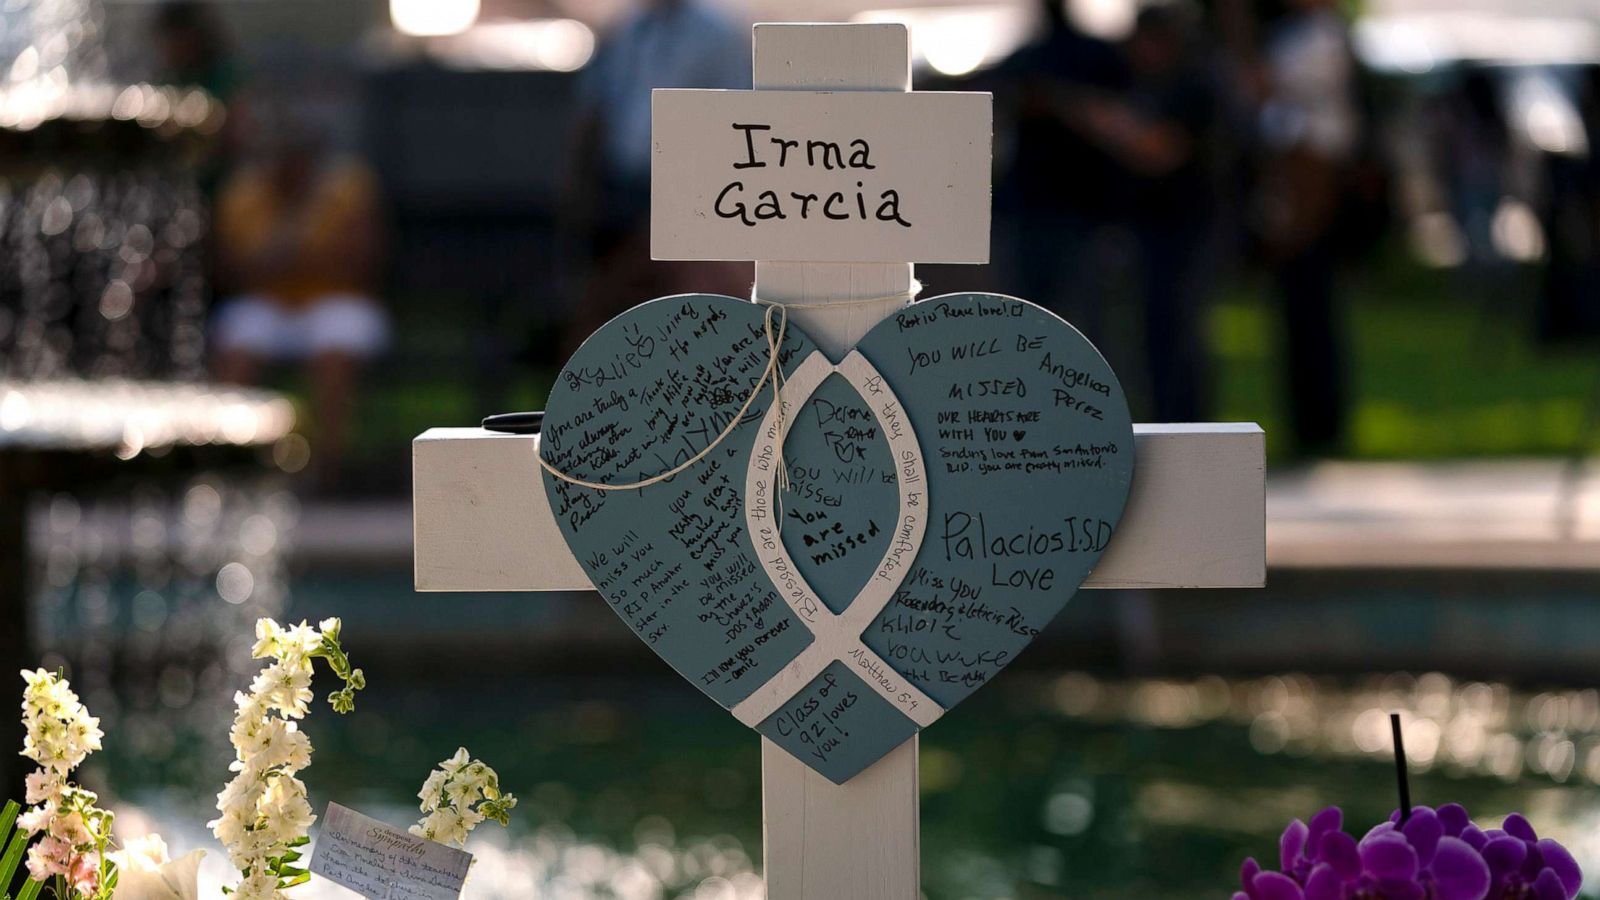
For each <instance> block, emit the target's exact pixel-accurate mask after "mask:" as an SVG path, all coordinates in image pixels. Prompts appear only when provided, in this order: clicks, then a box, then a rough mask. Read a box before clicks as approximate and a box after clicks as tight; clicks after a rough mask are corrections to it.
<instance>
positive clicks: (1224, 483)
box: [412, 423, 1266, 591]
mask: <svg viewBox="0 0 1600 900" xmlns="http://www.w3.org/2000/svg"><path fill="white" fill-rule="evenodd" d="M1134 443H1135V470H1134V479H1133V490H1132V492H1131V493H1130V494H1129V495H1128V506H1127V510H1126V512H1124V513H1123V516H1122V522H1121V524H1120V525H1118V527H1117V530H1116V533H1115V534H1114V535H1113V536H1112V539H1111V545H1110V546H1109V547H1107V548H1106V551H1105V555H1104V556H1102V557H1101V559H1100V564H1099V565H1098V566H1097V567H1096V568H1095V570H1094V572H1093V573H1091V574H1090V576H1089V578H1088V580H1087V581H1085V582H1084V585H1083V586H1084V587H1086V588H1221V587H1260V586H1261V585H1262V584H1264V583H1265V581H1266V499H1265V498H1266V480H1265V479H1266V475H1265V473H1266V436H1265V434H1264V433H1263V432H1262V430H1261V428H1260V427H1259V426H1257V425H1255V424H1250V423H1201V424H1193V425H1135V426H1134ZM537 450H538V438H537V437H536V436H529V435H510V434H496V433H493V432H488V431H484V430H483V429H481V428H433V429H429V430H428V431H426V432H424V433H423V434H422V435H421V436H420V437H418V438H417V439H416V440H415V441H414V442H413V443H412V480H413V504H414V524H415V529H416V585H417V590H419V591H584V590H592V589H593V585H592V584H591V583H590V581H589V578H588V576H587V575H586V574H585V573H584V571H583V568H582V567H581V566H580V565H578V560H577V559H576V558H575V557H574V556H573V555H572V552H571V551H570V550H568V549H567V545H566V541H565V540H564V539H563V538H562V536H561V531H560V529H559V528H557V526H556V521H555V516H554V515H553V514H552V513H551V511H550V506H549V504H548V503H546V502H545V492H544V480H543V479H542V478H541V477H540V476H539V466H538V462H537V460H536V459H535V456H534V454H535V453H537Z"/></svg>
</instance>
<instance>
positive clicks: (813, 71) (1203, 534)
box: [412, 24, 1266, 900]
mask: <svg viewBox="0 0 1600 900" xmlns="http://www.w3.org/2000/svg"><path fill="white" fill-rule="evenodd" d="M754 82H755V87H756V89H757V90H756V92H754V93H752V94H742V95H740V96H739V97H738V98H733V102H735V103H742V104H757V105H759V103H760V102H761V97H762V96H763V93H762V92H767V91H807V92H816V91H830V92H860V91H880V92H908V91H910V87H911V73H910V52H909V40H908V36H907V33H906V30H905V28H904V27H903V26H900V25H893V24H885V25H878V24H873V25H816V24H782V25H757V26H756V27H755V78H754ZM699 93H700V92H685V93H684V94H683V95H682V96H680V97H677V98H674V99H673V100H672V101H671V102H672V103H674V104H678V105H674V106H672V107H671V109H672V111H673V117H672V119H671V121H663V120H662V117H661V115H660V113H661V109H662V107H661V102H662V99H661V95H659V94H658V96H657V113H658V120H657V122H656V129H657V176H658V183H657V185H656V186H655V189H654V204H655V212H654V215H655V218H654V219H653V222H652V226H653V227H652V241H653V253H654V255H656V256H657V257H659V258H701V259H706V258H720V259H726V258H728V256H727V255H724V253H722V252H720V251H713V250H708V249H707V248H708V247H709V246H710V244H708V243H707V241H708V240H715V233H713V232H707V233H702V234H696V233H692V232H694V231H695V228H694V226H693V225H692V224H690V225H688V226H685V225H684V224H683V223H684V221H685V218H684V217H683V216H681V215H674V213H680V212H682V210H681V209H679V208H678V207H676V206H669V204H676V203H677V202H680V200H681V202H684V203H688V202H691V200H692V199H694V198H692V197H691V196H690V195H691V194H693V193H694V191H695V190H696V188H694V185H695V184H696V183H697V181H696V179H695V178H693V177H690V176H692V175H693V174H694V169H695V165H696V164H697V163H696V161H694V160H682V159H673V160H668V162H669V163H672V164H673V165H674V166H676V167H677V168H674V170H673V176H674V177H673V178H672V179H670V181H669V182H668V183H663V182H662V181H661V179H660V177H659V176H660V174H661V168H660V167H661V165H662V153H663V150H662V147H663V140H664V138H665V139H667V143H669V144H670V143H671V142H672V141H674V140H679V139H681V138H682V129H684V128H695V127H700V123H698V120H697V118H696V116H697V115H698V114H697V113H696V109H697V107H696V103H697V102H698V101H697V100H696V98H695V96H694V95H695V94H699ZM905 96H906V101H907V102H905V103H903V104H901V103H899V102H898V101H890V102H888V103H887V104H884V105H883V106H881V107H874V109H881V110H885V112H884V114H885V115H889V116H902V117H908V121H911V118H912V117H914V116H916V115H917V114H919V111H920V110H925V109H927V108H928V107H926V106H922V107H915V108H914V107H913V102H914V101H915V100H916V98H927V97H936V96H939V95H926V94H906V95H905ZM944 96H946V97H949V96H959V95H944ZM967 96H974V95H967ZM829 99H830V98H829V97H827V96H821V97H819V98H818V99H817V100H815V101H805V102H815V103H818V104H821V106H822V107H823V110H824V112H827V111H828V110H829V109H830V108H829V107H828V103H827V101H828V100H829ZM787 100H788V101H790V102H793V101H794V100H795V98H787ZM854 102H858V101H857V100H846V101H844V102H841V103H839V104H837V105H835V106H833V107H831V109H832V110H834V111H840V110H842V112H839V114H840V115H842V116H848V115H852V114H856V113H852V112H850V111H849V110H846V109H845V107H846V106H848V105H849V103H854ZM872 102H873V103H880V102H881V101H877V100H874V101H872ZM685 104H686V105H685ZM726 108H727V107H719V109H726ZM945 108H953V107H945ZM982 122H983V125H985V126H987V124H988V118H987V105H986V102H985V105H984V115H983V117H982ZM673 128H677V129H679V132H678V134H677V137H676V138H674V137H673V136H672V135H671V134H667V135H664V134H663V129H673ZM924 130H926V126H925V125H924ZM744 134H752V132H748V131H747V132H744ZM778 137H780V138H788V137H790V136H785V135H779V136H778ZM947 137H948V140H949V141H950V142H953V144H954V145H960V144H962V142H966V143H969V144H971V143H976V142H981V144H982V151H983V157H982V158H983V161H984V163H985V165H987V161H988V141H989V139H990V135H989V133H988V130H987V128H984V130H983V133H982V134H974V133H951V134H949V135H948V136H947ZM717 140H719V141H722V140H726V136H723V135H719V136H718V137H717ZM798 140H800V141H801V142H802V143H801V144H800V145H799V146H802V147H803V146H804V145H803V141H804V140H805V138H804V136H798ZM780 149H781V147H780ZM932 155H934V156H938V157H939V158H941V159H946V160H948V159H955V158H959V157H960V149H959V146H956V147H955V149H952V148H950V147H946V148H944V149H943V150H941V151H940V152H938V153H934V154H932ZM956 168H957V169H959V166H956ZM752 174H760V173H752ZM924 174H926V172H924ZM933 174H934V176H935V177H937V175H938V174H939V173H937V172H935V173H933ZM951 174H953V177H954V178H955V179H956V180H955V181H952V182H951V183H948V184H944V185H935V186H934V187H935V188H943V191H942V193H943V194H944V195H945V197H944V200H943V201H939V202H948V203H949V204H953V205H954V207H955V208H957V209H959V210H960V211H961V212H962V214H963V217H961V218H960V219H959V221H955V220H952V221H951V222H950V224H949V227H948V228H943V229H939V230H938V232H939V233H938V234H937V235H935V236H934V237H933V238H930V240H931V241H933V242H935V243H937V242H941V241H942V242H943V243H938V245H937V246H930V244H929V243H926V242H925V243H922V244H916V243H915V242H912V244H908V246H907V248H906V254H905V256H904V258H905V259H919V260H922V261H981V260H982V259H985V258H987V239H988V200H989V198H988V191H987V187H988V173H987V172H986V171H985V172H983V173H982V180H981V182H980V183H977V184H976V189H975V187H974V184H968V183H965V182H961V183H957V182H959V176H960V174H961V173H960V172H959V171H956V172H954V173H951ZM702 181H703V180H702ZM664 197H665V198H668V201H667V203H666V204H664V203H663V198H664ZM785 199H787V198H785ZM819 199H825V198H819ZM876 199H877V194H876V192H873V193H872V195H871V201H869V202H873V206H872V207H869V211H873V210H875V208H876V203H875V201H876ZM702 200H703V198H702ZM696 202H700V201H696ZM845 203H846V204H847V205H850V206H853V205H854V204H855V200H854V198H853V197H851V198H848V199H847V200H846V201H845ZM836 211H838V212H839V213H841V214H843V213H845V212H846V211H847V210H845V209H844V208H843V207H840V208H838V209H837V210H836ZM849 211H851V212H853V211H854V210H849ZM814 212H815V210H814V209H813V213H814ZM793 213H794V210H791V214H793ZM709 224H710V225H712V226H716V225H718V224H725V223H716V222H712V223H709ZM759 230H760V229H755V228H752V229H751V231H752V232H755V231H759ZM762 234H767V232H762ZM762 240H763V238H762V237H760V236H754V235H750V236H745V237H742V238H740V239H739V243H738V244H737V246H739V247H749V246H758V245H760V242H761V241H762ZM975 240H981V242H982V250H981V255H979V256H976V257H972V256H969V255H968V254H969V253H971V248H972V247H973V246H974V241H975ZM751 242H754V243H751ZM766 246H771V247H772V250H771V251H770V252H771V255H775V256H779V257H780V258H781V259H782V260H785V261H771V259H770V256H769V257H768V259H766V260H758V261H757V262H756V292H757V294H758V296H760V297H762V298H763V299H765V300H770V301H778V302H782V303H785V304H789V305H790V316H791V320H792V321H793V322H794V323H795V324H796V325H798V326H799V327H801V328H803V329H804V330H805V332H806V334H808V335H809V336H811V338H812V339H813V340H814V341H815V342H816V343H817V345H818V346H819V347H821V348H822V349H823V350H824V351H826V352H828V353H829V354H832V355H839V354H842V353H843V352H844V351H846V350H848V349H849V348H850V347H851V346H853V345H854V344H855V342H856V341H857V340H859V339H860V338H861V336H862V335H863V334H865V333H866V332H867V331H868V330H869V329H870V328H871V327H872V326H873V325H875V324H877V323H878V322H879V321H881V320H882V319H884V318H886V317H887V316H889V315H890V314H892V313H893V312H894V311H895V310H896V309H898V308H900V307H901V306H903V305H904V304H905V303H906V302H907V301H906V298H905V296H904V295H906V294H907V293H908V292H909V290H910V288H911V285H912V277H911V264H910V262H880V261H865V262H863V261H851V260H861V259H868V260H881V259H883V258H885V256H884V255H883V251H882V248H878V249H875V250H871V251H866V252H861V251H859V247H860V244H859V242H856V243H851V242H848V241H845V242H840V243H837V244H836V246H835V247H833V248H830V249H828V250H826V251H825V258H826V259H828V260H832V261H818V262H811V261H792V260H794V259H795V257H794V255H793V254H792V252H789V251H790V250H792V247H790V246H788V245H784V244H781V243H771V242H769V244H768V245H766ZM852 248H856V249H852ZM766 253H767V251H765V250H763V253H762V254H752V255H765V254H766ZM819 255H820V254H819ZM889 258H894V257H892V256H891V257H889ZM841 260H843V261H841ZM871 298H883V299H882V300H881V301H879V302H876V303H868V304H863V303H862V302H861V301H863V300H870V299H871ZM639 299H640V300H641V301H644V300H648V299H650V298H647V297H641V298H639ZM1030 299H1035V300H1037V299H1039V298H1030ZM1134 433H1135V457H1136V474H1135V477H1134V483H1133V490H1132V493H1131V494H1130V496H1129V498H1128V505H1127V509H1126V511H1125V512H1124V514H1123V517H1122V521H1121V524H1120V525H1119V526H1118V528H1117V530H1116V533H1115V536H1114V537H1113V538H1112V542H1111V545H1110V546H1109V547H1108V548H1107V550H1106V552H1105V554H1104V556H1103V557H1102V558H1101V560H1100V563H1099V565H1098V566H1097V567H1096V568H1095V570H1094V572H1093V574H1092V575H1090V577H1089V579H1088V580H1087V581H1086V582H1085V583H1084V585H1083V586H1084V587H1085V588H1222V587H1260V586H1261V585H1263V584H1264V583H1265V580H1266V551H1265V505H1264V502H1265V483H1264V473H1265V446H1266V440H1265V435H1264V434H1263V433H1262V430H1261V428H1260V427H1259V426H1257V425H1254V424H1246V423H1222V424H1179V425H1170V424H1163V425H1136V426H1134ZM537 453H538V438H537V437H536V436H519V435H506V434H494V433H490V432H486V431H484V430H482V429H478V428H435V429H430V430H429V431H427V432H426V433H424V434H423V435H421V436H420V437H418V438H417V439H416V441H415V442H414V444H413V454H412V460H413V488H414V501H413V502H414V507H415V529H416V557H415V559H416V587H417V590H419V591H579V590H590V589H592V587H593V586H592V584H591V583H590V581H589V579H588V577H587V576H586V575H585V573H584V571H583V569H582V568H581V567H580V566H579V564H578V561H577V560H576V559H575V558H574V557H573V555H572V553H571V552H570V551H569V550H568V549H567V546H566V543H565V541H564V540H563V538H562V535H561V533H560V531H559V530H558V529H557V526H556V522H555V519H554V517H553V515H552V514H551V511H550V507H549V505H548V504H547V503H546V501H545V497H544V487H543V481H542V479H541V478H540V477H539V468H538V464H537V462H536V459H535V457H536V454H537ZM761 765H762V800H763V820H764V822H763V824H764V831H765V839H764V847H763V855H764V869H765V873H766V880H767V892H768V896H769V897H770V898H773V900H855V898H865V900H913V898H916V897H918V896H919V884H920V882H919V867H920V856H919V844H920V838H919V827H918V785H917V739H916V738H915V737H913V738H911V739H910V740H908V741H907V742H906V743H905V744H903V745H901V746H900V747H899V748H897V749H896V750H893V751H891V752H890V753H889V754H888V755H887V756H885V757H884V758H883V759H881V760H879V761H878V762H877V763H875V764H874V765H872V766H871V767H869V768H868V769H866V770H865V771H863V772H862V773H861V774H859V775H857V776H856V777H855V778H853V779H851V780H850V781H848V782H846V783H845V784H843V785H835V784H833V783H832V782H830V781H828V780H827V779H826V778H824V777H823V776H821V775H819V774H817V773H816V772H814V771H812V770H811V769H810V768H808V767H807V766H806V765H804V764H803V763H801V762H799V761H798V760H796V759H795V758H794V757H792V756H790V755H789V754H788V753H786V752H784V751H783V750H781V749H779V748H778V747H777V746H776V745H774V744H772V743H770V742H769V741H767V740H766V739H765V738H763V739H762V756H761Z"/></svg>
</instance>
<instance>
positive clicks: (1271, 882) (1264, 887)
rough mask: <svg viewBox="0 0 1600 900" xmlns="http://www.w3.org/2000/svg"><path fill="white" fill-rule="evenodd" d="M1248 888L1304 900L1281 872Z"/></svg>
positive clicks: (1282, 899)
mask: <svg viewBox="0 0 1600 900" xmlns="http://www.w3.org/2000/svg"><path fill="white" fill-rule="evenodd" d="M1557 884H1558V885H1559V884H1560V882H1557ZM1250 886H1251V887H1253V888H1254V889H1255V890H1254V891H1253V892H1252V896H1253V897H1256V898H1259V900H1305V893H1304V892H1302V891H1301V890H1300V885H1298V884H1295V883H1294V879H1293V878H1290V877H1289V876H1287V875H1285V874H1283V873H1282V872H1262V873H1261V874H1259V875H1257V876H1256V877H1255V880H1254V881H1252V882H1251V884H1250ZM1541 900H1543V898H1541ZM1562 900H1565V898H1562Z"/></svg>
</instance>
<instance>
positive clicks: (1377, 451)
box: [282, 249, 1600, 487]
mask: <svg viewBox="0 0 1600 900" xmlns="http://www.w3.org/2000/svg"><path fill="white" fill-rule="evenodd" d="M1508 290H1509V292H1510V293H1509V294H1508V295H1507V296H1504V297H1500V298H1497V299H1496V300H1495V301H1494V302H1493V303H1488V304H1486V303H1485V302H1484V301H1483V300H1482V299H1481V295H1479V294H1476V293H1473V292H1471V291H1470V290H1469V287H1468V285H1467V284H1466V283H1465V280H1464V279H1463V277H1462V276H1461V275H1460V274H1459V273H1456V272H1449V271H1438V270H1430V269H1426V268H1423V267H1421V266H1420V265H1418V264H1416V263H1414V262H1411V261H1410V260H1409V259H1408V258H1406V257H1405V255H1404V253H1403V252H1400V251H1399V250H1397V249H1391V250H1388V251H1385V252H1383V253H1381V254H1378V255H1377V256H1376V258H1375V259H1373V260H1371V261H1369V263H1368V264H1367V265H1366V266H1365V267H1364V269H1363V271H1361V272H1359V273H1353V274H1351V275H1350V276H1349V277H1348V278H1347V279H1346V281H1345V283H1344V290H1343V293H1342V297H1343V299H1344V301H1345V308H1344V313H1345V317H1346V318H1345V324H1346V327H1347V333H1348V336H1349V339H1348V350H1349V352H1350V358H1349V370H1348V372H1347V375H1348V377H1349V384H1350V388H1351V396H1352V402H1353V408H1352V410H1351V414H1350V418H1349V434H1348V435H1347V437H1346V440H1345V446H1344V450H1343V455H1345V456H1349V457H1352V458H1359V459H1446V458H1458V457H1485V456H1515V455H1558V454H1570V453H1574V452H1577V451H1578V450H1579V449H1580V447H1581V448H1582V449H1584V450H1586V451H1588V452H1597V451H1600V428H1593V427H1591V428H1590V429H1589V431H1590V433H1589V434H1588V435H1587V436H1585V435H1584V434H1583V431H1584V428H1585V419H1586V410H1587V408H1588V404H1590V403H1592V402H1595V400H1594V399H1592V398H1594V397H1595V394H1596V392H1597V391H1600V341H1593V342H1590V343H1588V344H1587V345H1575V346H1569V347H1561V348H1548V347H1542V346H1539V345H1537V344H1536V343H1535V342H1534V341H1533V339H1532V336H1531V332H1532V318H1533V307H1534V302H1535V301H1534V298H1535V296H1536V291H1537V273H1536V272H1535V271H1533V270H1531V269H1529V270H1526V271H1523V272H1520V273H1518V274H1517V275H1516V277H1515V278H1514V279H1513V280H1512V281H1511V282H1510V287H1509V288H1508ZM413 299H414V298H413ZM1486 307H1487V308H1489V311H1485V310H1486ZM407 308H408V309H411V310H413V311H415V312H417V313H419V314H413V315H409V316H403V317H402V318H401V321H400V322H399V323H398V324H399V327H400V329H401V340H402V342H403V343H402V350H403V351H406V356H405V357H403V358H407V359H416V358H419V357H420V358H422V359H426V360H428V362H426V363H425V364H424V365H422V366H421V367H420V368H418V367H414V366H413V365H412V364H411V363H409V362H395V361H390V362H386V363H384V364H383V365H382V366H380V368H379V370H377V371H375V372H374V373H373V375H372V377H370V378H369V379H368V383H367V385H366V388H365V393H364V394H363V396H362V398H361V401H360V406H359V411H358V414H357V421H356V423H355V429H354V432H353V434H352V435H351V449H350V460H349V463H350V466H351V467H352V468H353V469H354V470H355V471H357V472H360V473H362V474H363V475H364V476H365V477H364V479H363V480H364V481H365V482H368V483H371V484H373V485H374V486H381V485H388V486H390V487H398V486H400V485H403V484H404V482H405V481H406V478H407V474H408V471H409V465H408V461H409V454H408V453H407V452H406V447H407V445H408V444H409V443H410V440H411V438H413V437H415V436H416V435H417V434H419V433H421V432H422V431H424V430H425V429H427V428H430V427H433V426H438V425H472V424H476V423H477V422H478V421H479V420H480V419H481V418H482V417H483V416H485V415H487V414H489V413H493V412H502V411H505V410H512V409H540V408H543V406H544V400H545V397H546V395H547V394H548V392H549V389H550V384H551V381H552V380H553V378H554V376H555V367H554V365H553V364H552V365H550V366H547V367H538V368H534V367H529V366H527V365H521V366H520V367H519V368H517V369H516V370H515V372H514V374H513V376H512V377H511V378H510V379H509V381H508V383H507V384H506V385H505V395H506V398H507V399H506V401H505V403H504V404H503V405H504V406H505V410H501V409H485V408H482V404H481V403H480V401H479V400H478V398H477V396H476V388H475V385H474V374H475V371H476V370H475V368H474V366H473V365H472V361H471V359H472V357H471V354H472V353H473V349H472V347H473V344H472V340H471V337H470V334H469V333H468V331H467V329H466V328H465V327H463V326H462V325H461V324H459V320H456V319H454V318H453V317H451V316H448V315H445V314H443V312H440V311H432V310H431V305H430V304H426V303H416V302H413V303H411V304H409V305H408V306H407ZM1279 327H1280V326H1279V317H1278V314H1277V309H1276V307H1275V304H1274V302H1273V300H1272V298H1271V294H1270V291H1269V283H1268V280H1267V278H1266V277H1265V276H1264V275H1262V274H1261V273H1259V272H1250V273H1246V274H1244V275H1241V276H1238V277H1235V278H1233V279H1231V280H1230V281H1229V282H1228V283H1227V284H1225V285H1223V287H1222V289H1221V290H1219V291H1218V293H1217V296H1216V298H1215V301H1214V303H1213V306H1212V310H1211V317H1210V321H1209V323H1208V340H1209V343H1210V346H1211V348H1212V353H1213V356H1214V359H1215V370H1214V376H1215V379H1216V383H1215V397H1216V401H1217V402H1216V408H1215V409H1214V410H1213V412H1212V415H1213V416H1214V417H1215V418H1217V419H1220V420H1225V421H1240V420H1246V421H1254V422H1259V423H1261V425H1262V426H1263V427H1265V428H1266V430H1267V435H1268V441H1267V444H1268V452H1269V454H1270V455H1271V456H1272V457H1273V458H1274V459H1275V460H1280V461H1281V460H1285V459H1287V458H1290V457H1291V456H1292V454H1293V452H1294V448H1293V446H1292V441H1291V440H1289V438H1288V437H1287V435H1288V420H1287V415H1286V410H1287V408H1288V407H1287V404H1288V403H1289V398H1288V397H1287V396H1286V390H1285V386H1284V366H1283V364H1282V361H1281V356H1282V350H1281V339H1280V335H1279ZM451 359H454V360H457V363H456V364H454V365H449V364H444V363H442V362H441V360H451ZM282 386H284V387H286V388H288V389H289V390H290V391H291V393H293V394H294V395H295V396H297V397H300V398H303V397H304V396H305V391H304V386H305V385H304V379H303V378H299V377H297V378H292V379H290V380H289V381H288V382H287V383H286V384H284V385H282ZM299 405H300V408H301V410H302V412H304V411H306V410H305V404H304V403H303V402H301V403H300V404H299ZM1275 436H1276V437H1275Z"/></svg>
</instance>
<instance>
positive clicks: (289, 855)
mask: <svg viewBox="0 0 1600 900" xmlns="http://www.w3.org/2000/svg"><path fill="white" fill-rule="evenodd" d="M304 855H305V854H303V853H301V852H300V851H299V850H285V851H283V855H282V856H280V857H278V859H281V860H283V861H284V862H296V861H297V860H299V859H300V857H302V856H304Z"/></svg>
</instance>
